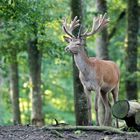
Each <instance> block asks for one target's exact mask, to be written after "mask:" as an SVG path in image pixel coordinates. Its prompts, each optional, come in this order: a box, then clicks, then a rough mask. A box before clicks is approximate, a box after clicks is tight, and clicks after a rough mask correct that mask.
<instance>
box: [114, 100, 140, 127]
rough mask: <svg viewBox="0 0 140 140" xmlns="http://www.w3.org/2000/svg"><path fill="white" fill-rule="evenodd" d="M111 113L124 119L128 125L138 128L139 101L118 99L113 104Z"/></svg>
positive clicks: (139, 124) (139, 123)
mask: <svg viewBox="0 0 140 140" xmlns="http://www.w3.org/2000/svg"><path fill="white" fill-rule="evenodd" d="M112 114H113V116H114V117H116V118H118V119H122V120H125V122H126V124H127V126H128V127H134V128H136V129H137V130H140V121H139V117H140V103H138V102H136V101H127V100H120V101H118V102H116V103H115V104H114V105H113V107H112Z"/></svg>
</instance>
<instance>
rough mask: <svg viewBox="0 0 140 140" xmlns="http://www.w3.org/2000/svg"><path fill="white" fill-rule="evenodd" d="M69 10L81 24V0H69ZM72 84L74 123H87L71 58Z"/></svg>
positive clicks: (79, 82)
mask: <svg viewBox="0 0 140 140" xmlns="http://www.w3.org/2000/svg"><path fill="white" fill-rule="evenodd" d="M71 11H72V19H73V18H74V17H75V16H78V18H79V19H80V22H81V24H82V25H83V16H84V10H83V0H76V1H75V0H71ZM78 31H79V29H76V31H75V32H74V34H75V35H77V33H78ZM73 84H74V104H75V117H76V125H89V123H88V122H89V120H88V115H89V113H88V112H89V110H88V105H87V98H86V96H85V93H84V89H83V86H82V84H81V81H80V79H79V71H78V69H77V67H76V65H75V62H74V59H73Z"/></svg>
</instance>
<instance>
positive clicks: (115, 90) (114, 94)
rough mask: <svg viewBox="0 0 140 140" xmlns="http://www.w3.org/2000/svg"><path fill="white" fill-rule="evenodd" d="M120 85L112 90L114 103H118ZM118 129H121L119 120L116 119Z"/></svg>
mask: <svg viewBox="0 0 140 140" xmlns="http://www.w3.org/2000/svg"><path fill="white" fill-rule="evenodd" d="M118 93H119V84H118V85H117V86H116V87H115V88H114V89H113V90H112V95H113V100H114V103H115V102H116V101H118ZM116 127H117V128H119V123H118V119H116Z"/></svg>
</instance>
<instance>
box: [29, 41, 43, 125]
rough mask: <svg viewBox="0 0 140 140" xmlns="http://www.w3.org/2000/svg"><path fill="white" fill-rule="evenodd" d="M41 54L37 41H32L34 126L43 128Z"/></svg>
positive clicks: (30, 51) (30, 68)
mask: <svg viewBox="0 0 140 140" xmlns="http://www.w3.org/2000/svg"><path fill="white" fill-rule="evenodd" d="M41 58H42V55H41V52H40V50H38V47H37V39H35V40H33V41H30V43H29V47H28V60H29V70H30V82H31V94H32V124H34V125H37V126H42V125H43V124H44V118H43V113H42V97H41V96H42V94H41V88H40V86H41Z"/></svg>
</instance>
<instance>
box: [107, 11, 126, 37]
mask: <svg viewBox="0 0 140 140" xmlns="http://www.w3.org/2000/svg"><path fill="white" fill-rule="evenodd" d="M125 15H126V9H124V10H123V11H122V12H121V13H120V15H119V16H118V18H117V20H116V23H115V25H114V27H113V28H112V30H111V32H110V34H109V35H108V39H109V40H110V39H111V38H112V37H113V36H114V34H115V33H116V31H117V26H118V24H119V22H120V21H121V20H122V19H123V18H124V17H125Z"/></svg>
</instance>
